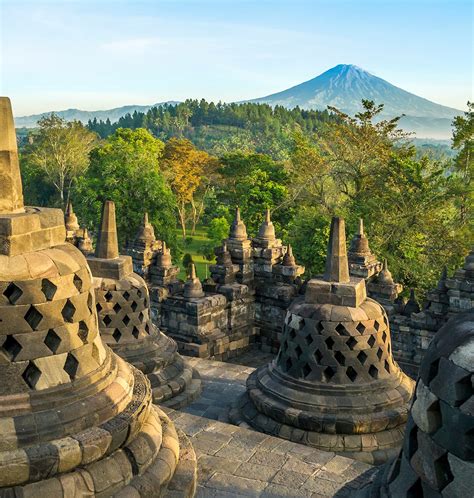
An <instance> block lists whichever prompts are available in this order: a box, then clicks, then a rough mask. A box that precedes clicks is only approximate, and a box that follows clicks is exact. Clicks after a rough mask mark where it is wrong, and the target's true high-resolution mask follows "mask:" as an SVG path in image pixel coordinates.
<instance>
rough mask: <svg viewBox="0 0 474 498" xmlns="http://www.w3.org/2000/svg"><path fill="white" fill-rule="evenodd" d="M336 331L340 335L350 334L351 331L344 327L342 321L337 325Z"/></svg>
mask: <svg viewBox="0 0 474 498" xmlns="http://www.w3.org/2000/svg"><path fill="white" fill-rule="evenodd" d="M336 332H337V333H338V334H339V335H350V334H349V332H348V331H347V330H346V327H344V325H343V324H342V323H340V324H338V325H337V326H336Z"/></svg>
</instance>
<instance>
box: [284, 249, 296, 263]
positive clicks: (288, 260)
mask: <svg viewBox="0 0 474 498" xmlns="http://www.w3.org/2000/svg"><path fill="white" fill-rule="evenodd" d="M295 265H296V260H295V257H294V256H293V248H292V247H291V245H290V244H288V248H287V250H286V253H285V255H284V256H283V266H295Z"/></svg>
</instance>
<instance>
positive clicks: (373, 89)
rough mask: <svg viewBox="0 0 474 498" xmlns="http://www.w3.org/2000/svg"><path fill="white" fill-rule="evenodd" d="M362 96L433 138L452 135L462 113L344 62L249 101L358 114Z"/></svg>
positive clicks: (386, 113) (419, 132) (418, 132)
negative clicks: (331, 108)
mask: <svg viewBox="0 0 474 498" xmlns="http://www.w3.org/2000/svg"><path fill="white" fill-rule="evenodd" d="M362 99H370V100H373V101H375V102H376V103H378V104H382V103H383V104H384V111H383V114H382V116H383V117H386V118H391V117H394V116H399V115H400V114H405V115H406V117H404V118H403V119H402V120H401V125H402V126H403V127H404V128H405V129H407V130H409V131H416V132H417V135H420V136H429V137H433V138H448V137H449V136H450V135H451V131H450V128H451V121H452V119H453V118H454V116H457V115H459V114H462V111H460V110H458V109H453V108H451V107H446V106H443V105H440V104H436V103H434V102H431V101H430V100H427V99H424V98H422V97H418V96H417V95H415V94H413V93H410V92H407V91H405V90H403V89H401V88H398V87H396V86H394V85H392V84H390V83H389V82H388V81H385V80H383V79H382V78H378V77H377V76H374V75H372V74H370V73H368V72H367V71H365V70H363V69H361V68H359V67H357V66H354V65H351V64H340V65H338V66H335V67H333V68H332V69H329V70H328V71H326V72H324V73H322V74H321V75H319V76H317V77H316V78H313V79H311V80H309V81H306V82H304V83H301V84H299V85H296V86H294V87H291V88H288V89H287V90H283V91H282V92H278V93H274V94H271V95H268V96H266V97H261V98H257V99H253V100H250V101H249V102H256V103H265V104H269V105H272V106H275V105H281V106H284V107H289V108H291V107H295V106H299V107H301V108H304V109H325V108H326V107H327V106H328V105H331V106H334V107H337V108H338V109H341V110H342V111H344V112H346V113H348V114H355V113H356V112H358V111H360V108H361V104H360V102H361V100H362Z"/></svg>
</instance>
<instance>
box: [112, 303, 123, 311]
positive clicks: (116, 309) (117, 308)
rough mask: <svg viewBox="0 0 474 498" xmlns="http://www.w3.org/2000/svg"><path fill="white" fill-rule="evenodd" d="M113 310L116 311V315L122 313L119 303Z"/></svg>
mask: <svg viewBox="0 0 474 498" xmlns="http://www.w3.org/2000/svg"><path fill="white" fill-rule="evenodd" d="M113 309H114V311H115V313H120V311H121V309H122V307H121V306H120V304H119V303H115V304H114V308H113Z"/></svg>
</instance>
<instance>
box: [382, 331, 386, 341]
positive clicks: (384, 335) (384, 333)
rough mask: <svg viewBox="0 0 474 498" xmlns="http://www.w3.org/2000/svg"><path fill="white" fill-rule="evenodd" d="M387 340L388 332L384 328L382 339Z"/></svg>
mask: <svg viewBox="0 0 474 498" xmlns="http://www.w3.org/2000/svg"><path fill="white" fill-rule="evenodd" d="M386 340H387V332H385V330H384V331H383V334H382V341H383V342H385V341H386Z"/></svg>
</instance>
